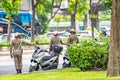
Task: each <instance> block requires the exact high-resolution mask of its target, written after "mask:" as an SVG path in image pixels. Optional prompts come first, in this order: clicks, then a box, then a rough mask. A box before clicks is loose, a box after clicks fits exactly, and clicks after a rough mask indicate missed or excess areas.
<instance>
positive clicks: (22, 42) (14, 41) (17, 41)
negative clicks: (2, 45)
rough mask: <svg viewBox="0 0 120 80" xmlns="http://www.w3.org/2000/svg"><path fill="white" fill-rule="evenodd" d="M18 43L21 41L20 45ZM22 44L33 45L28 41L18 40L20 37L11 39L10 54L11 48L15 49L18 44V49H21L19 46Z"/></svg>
mask: <svg viewBox="0 0 120 80" xmlns="http://www.w3.org/2000/svg"><path fill="white" fill-rule="evenodd" d="M20 43H21V45H20ZM22 44H28V45H33V44H31V43H29V42H26V41H23V40H20V39H13V40H12V41H11V46H10V54H12V51H13V49H14V50H17V49H18V47H19V45H20V47H19V49H22V48H21V46H22Z"/></svg>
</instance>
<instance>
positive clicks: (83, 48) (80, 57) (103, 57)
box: [67, 40, 109, 70]
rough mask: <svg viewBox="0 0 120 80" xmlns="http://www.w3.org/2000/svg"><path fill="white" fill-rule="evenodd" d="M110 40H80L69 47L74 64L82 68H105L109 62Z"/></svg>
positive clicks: (68, 51)
mask: <svg viewBox="0 0 120 80" xmlns="http://www.w3.org/2000/svg"><path fill="white" fill-rule="evenodd" d="M108 52H109V42H103V43H101V42H94V41H91V40H88V41H87V40H86V41H80V44H78V45H71V46H70V47H68V50H67V53H68V55H69V57H70V61H71V63H72V65H73V66H75V67H77V68H80V69H81V70H91V69H98V68H99V69H105V68H106V67H107V62H108Z"/></svg>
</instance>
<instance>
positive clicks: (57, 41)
mask: <svg viewBox="0 0 120 80" xmlns="http://www.w3.org/2000/svg"><path fill="white" fill-rule="evenodd" d="M55 44H63V42H62V40H61V39H60V38H59V37H58V36H54V37H52V38H51V41H50V46H53V45H55Z"/></svg>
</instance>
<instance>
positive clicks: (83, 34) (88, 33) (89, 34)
mask: <svg viewBox="0 0 120 80" xmlns="http://www.w3.org/2000/svg"><path fill="white" fill-rule="evenodd" d="M78 37H79V38H82V37H92V31H90V30H83V31H79V32H78ZM94 37H95V38H98V37H99V34H97V33H95V32H94Z"/></svg>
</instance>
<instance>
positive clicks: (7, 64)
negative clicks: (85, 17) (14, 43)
mask: <svg viewBox="0 0 120 80" xmlns="http://www.w3.org/2000/svg"><path fill="white" fill-rule="evenodd" d="M30 58H31V55H30V54H29V55H23V59H22V60H23V61H22V62H23V72H24V73H25V72H28V68H29V65H30ZM9 74H16V70H15V67H14V60H13V58H10V57H9V56H4V57H0V75H9Z"/></svg>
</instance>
